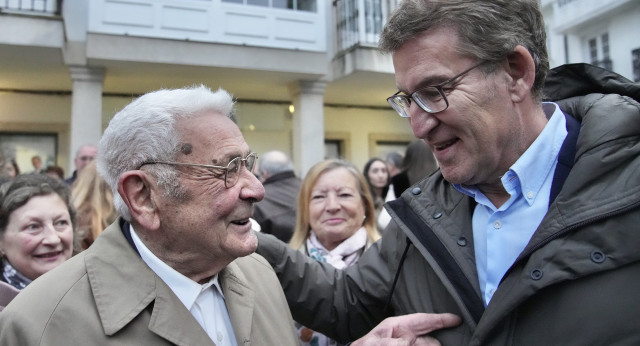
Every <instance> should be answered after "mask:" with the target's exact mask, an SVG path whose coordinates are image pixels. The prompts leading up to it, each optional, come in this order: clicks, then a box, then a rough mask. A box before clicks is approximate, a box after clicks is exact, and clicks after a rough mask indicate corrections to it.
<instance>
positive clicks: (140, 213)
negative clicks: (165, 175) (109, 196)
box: [118, 170, 160, 230]
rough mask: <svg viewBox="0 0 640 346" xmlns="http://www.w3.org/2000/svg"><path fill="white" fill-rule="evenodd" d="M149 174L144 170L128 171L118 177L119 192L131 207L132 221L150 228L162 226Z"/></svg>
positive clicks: (154, 228)
mask: <svg viewBox="0 0 640 346" xmlns="http://www.w3.org/2000/svg"><path fill="white" fill-rule="evenodd" d="M154 183H155V182H153V181H151V180H150V179H149V175H148V174H146V173H145V172H144V171H140V170H137V171H128V172H125V173H123V174H122V175H121V176H120V179H118V192H119V193H120V196H122V199H123V200H124V203H125V204H126V205H127V206H128V207H129V212H130V213H131V218H132V220H131V221H132V222H136V223H138V224H140V226H142V227H144V228H145V229H148V230H157V229H159V228H160V217H159V214H158V208H157V206H156V203H155V197H157V194H156V193H155V190H154V189H152V188H151V187H152V186H154Z"/></svg>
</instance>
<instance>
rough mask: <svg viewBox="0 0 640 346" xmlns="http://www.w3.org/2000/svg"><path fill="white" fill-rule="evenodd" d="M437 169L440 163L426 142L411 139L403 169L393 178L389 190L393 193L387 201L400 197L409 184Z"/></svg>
mask: <svg viewBox="0 0 640 346" xmlns="http://www.w3.org/2000/svg"><path fill="white" fill-rule="evenodd" d="M436 169H438V163H437V162H436V159H435V158H434V157H433V153H432V152H431V149H429V147H428V146H427V145H426V144H425V142H424V141H423V140H420V139H416V140H413V141H411V143H409V145H408V146H407V151H406V152H405V154H404V159H403V160H402V171H401V172H400V173H398V174H396V175H394V176H393V177H392V178H391V185H390V187H389V190H390V191H392V194H391V195H390V196H389V197H388V198H387V199H386V201H392V200H394V199H396V198H398V197H400V195H401V194H402V193H403V192H404V191H405V190H406V189H408V188H409V186H411V185H413V184H415V183H417V182H418V181H420V179H422V178H424V177H427V176H429V174H431V173H433V172H434V171H435V170H436Z"/></svg>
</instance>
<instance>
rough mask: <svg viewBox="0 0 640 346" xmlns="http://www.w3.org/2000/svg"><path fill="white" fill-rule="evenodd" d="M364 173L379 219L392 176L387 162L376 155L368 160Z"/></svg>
mask: <svg viewBox="0 0 640 346" xmlns="http://www.w3.org/2000/svg"><path fill="white" fill-rule="evenodd" d="M362 173H363V175H364V177H365V179H366V180H367V185H368V186H369V191H370V192H371V196H372V197H373V205H374V207H375V210H376V213H375V218H376V220H377V219H378V215H379V214H380V211H382V205H383V204H384V202H385V198H386V197H387V192H388V191H389V182H390V176H389V171H388V170H387V164H386V163H385V162H384V161H383V160H382V159H379V158H377V157H374V158H372V159H370V160H369V161H367V163H366V164H365V165H364V169H363V172H362ZM376 226H377V227H378V230H380V231H382V230H384V227H381V226H382V225H376ZM385 226H386V225H385Z"/></svg>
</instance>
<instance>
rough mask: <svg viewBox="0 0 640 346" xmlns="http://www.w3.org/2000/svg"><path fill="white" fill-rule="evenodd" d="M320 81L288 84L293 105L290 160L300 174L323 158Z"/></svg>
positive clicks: (322, 103)
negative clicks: (291, 157) (291, 156)
mask: <svg viewBox="0 0 640 346" xmlns="http://www.w3.org/2000/svg"><path fill="white" fill-rule="evenodd" d="M326 88H327V83H326V82H323V81H307V80H303V81H298V82H297V83H293V84H292V85H290V86H289V92H290V93H291V96H292V99H293V106H294V107H295V110H294V114H293V143H292V146H293V162H294V164H295V167H296V171H297V172H298V174H299V175H300V176H301V177H304V175H305V174H306V173H307V171H308V170H309V168H311V166H313V165H314V164H316V163H317V162H319V161H321V160H323V159H324V91H325V89H326Z"/></svg>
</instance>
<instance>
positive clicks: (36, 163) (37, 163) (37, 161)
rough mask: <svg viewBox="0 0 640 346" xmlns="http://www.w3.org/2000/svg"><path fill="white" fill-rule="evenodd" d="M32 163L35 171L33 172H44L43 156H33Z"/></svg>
mask: <svg viewBox="0 0 640 346" xmlns="http://www.w3.org/2000/svg"><path fill="white" fill-rule="evenodd" d="M31 164H32V165H33V171H32V172H31V173H42V158H40V156H38V155H34V156H32V157H31Z"/></svg>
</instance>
